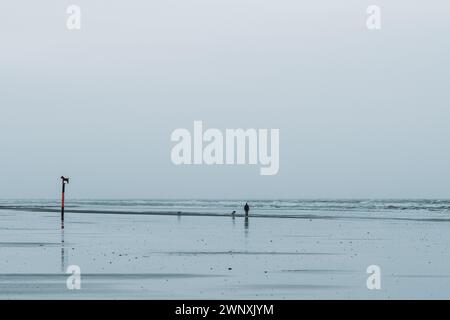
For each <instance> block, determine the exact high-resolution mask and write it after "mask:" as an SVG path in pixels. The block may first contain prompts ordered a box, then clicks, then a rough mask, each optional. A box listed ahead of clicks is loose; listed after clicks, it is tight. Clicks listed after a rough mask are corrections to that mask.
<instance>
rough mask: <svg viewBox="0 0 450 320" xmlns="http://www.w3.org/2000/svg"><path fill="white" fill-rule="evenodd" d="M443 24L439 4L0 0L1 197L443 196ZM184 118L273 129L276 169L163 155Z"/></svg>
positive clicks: (446, 158)
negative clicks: (70, 25)
mask: <svg viewBox="0 0 450 320" xmlns="http://www.w3.org/2000/svg"><path fill="white" fill-rule="evenodd" d="M69 4H77V5H79V6H80V7H81V10H82V21H81V23H82V24H81V30H80V31H68V30H67V29H66V19H67V16H68V15H67V14H66V8H67V6H68V5H69ZM371 4H377V5H379V6H380V7H381V9H382V29H381V30H379V31H369V30H367V28H366V17H367V14H366V8H367V7H368V6H369V5H371ZM449 34H450V2H449V1H448V0H429V1H425V0H422V1H417V0H397V1H386V0H373V1H364V0H363V1H361V0H347V1H335V0H314V1H299V0H276V1H275V0H271V1H269V0H168V1H153V0H145V1H144V0H142V1H141V0H128V1H124V0H122V1H106V0H95V1H92V0H90V1H86V0H72V1H48V0H42V1H23V0H15V1H3V2H2V4H1V5H0V152H1V154H0V155H1V156H0V198H28V197H32V198H40V197H44V198H54V197H57V196H58V193H59V188H60V185H59V183H60V181H59V176H60V175H62V174H64V175H68V176H70V177H71V178H72V181H71V184H70V186H69V189H68V191H69V196H70V197H78V198H96V197H102V198H121V197H126V198H162V197H163V198H168V197H169V198H190V197H193V198H231V197H237V198H311V197H313V198H321V197H323V198H327V197H337V198H341V197H343V198H352V197H358V198H360V197H363V198H382V197H389V198H398V197H403V198H410V197H411V198H417V197H434V198H436V197H443V198H449V197H450V142H449V137H450V124H449V119H450V104H449V101H450V87H449V76H450V61H449V60H450V37H449ZM194 120H203V122H204V124H205V125H206V126H207V127H212V128H219V129H222V130H225V129H226V128H240V127H241V128H267V129H270V128H279V129H280V171H279V173H278V175H276V176H260V175H259V167H258V166H175V165H173V164H172V162H171V160H170V151H171V148H172V146H173V145H174V144H173V143H172V142H171V141H170V134H171V132H172V131H173V130H174V129H177V128H188V129H189V130H192V125H193V121H194Z"/></svg>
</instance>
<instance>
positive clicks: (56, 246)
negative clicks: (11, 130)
mask: <svg viewBox="0 0 450 320" xmlns="http://www.w3.org/2000/svg"><path fill="white" fill-rule="evenodd" d="M449 204H450V202H449V201H444V200H415V201H410V200H385V201H381V200H378V201H370V200H364V201H363V200H346V201H336V200H327V201H325V200H320V201H318V200H302V201H300V200H289V201H254V202H252V203H251V206H252V209H251V212H250V213H251V216H250V218H249V219H248V220H246V219H245V218H244V217H242V210H241V206H242V201H237V200H233V201H230V200H216V201H206V200H192V201H186V200H180V201H173V200H171V201H169V200H164V201H163V200H151V201H150V200H138V201H136V200H133V201H132V200H121V201H105V200H90V201H86V200H79V201H69V202H68V207H67V210H66V212H67V214H66V220H65V229H64V231H62V230H61V228H60V221H59V213H58V210H59V209H58V203H57V202H55V201H42V200H39V201H17V200H14V201H7V200H4V201H1V202H0V298H3V299H6V298H58V299H61V298H62V299H77V298H143V299H145V298H158V299H159V298H180V299H185V298H186V299H187V298H217V299H220V298H238V299H240V298H242V299H253V298H256V299H257V298H261V299H264V298H273V299H294V298H298V299H303V298H304V299H313V298H330V299H335V298H337V299H339V298H341V299H347V298H373V299H381V298H425V299H426V298H450V259H448V257H449V254H450V251H449V243H450V232H449V230H448V229H449V228H450V224H449V223H448V222H450V217H448V206H449ZM232 210H236V211H237V216H236V217H235V218H234V219H233V218H232V217H231V215H230V212H231V211H232ZM69 265H78V266H79V267H80V268H81V281H82V282H81V290H68V289H67V288H66V279H67V277H68V275H66V274H65V273H64V271H65V270H66V269H67V267H68V266H69ZM369 265H378V266H380V268H381V290H368V289H367V286H366V280H367V277H368V276H369V275H368V274H367V273H366V268H367V267H368V266H369Z"/></svg>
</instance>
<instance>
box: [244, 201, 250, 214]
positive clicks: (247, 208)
mask: <svg viewBox="0 0 450 320" xmlns="http://www.w3.org/2000/svg"><path fill="white" fill-rule="evenodd" d="M244 211H245V216H246V217H247V216H248V212H249V211H250V206H249V205H248V203H247V202H246V203H245V206H244Z"/></svg>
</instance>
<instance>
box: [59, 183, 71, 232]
mask: <svg viewBox="0 0 450 320" xmlns="http://www.w3.org/2000/svg"><path fill="white" fill-rule="evenodd" d="M61 181H62V195H61V229H64V193H65V192H66V183H69V178H65V177H64V176H61Z"/></svg>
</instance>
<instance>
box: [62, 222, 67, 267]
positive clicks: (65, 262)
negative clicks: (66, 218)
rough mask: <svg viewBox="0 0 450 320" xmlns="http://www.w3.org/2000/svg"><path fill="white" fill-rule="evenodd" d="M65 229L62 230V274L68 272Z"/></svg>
mask: <svg viewBox="0 0 450 320" xmlns="http://www.w3.org/2000/svg"><path fill="white" fill-rule="evenodd" d="M65 251H66V249H65V243H64V229H61V272H64V273H65V272H66V265H67V260H68V256H67V255H66V254H65V253H66V252H65Z"/></svg>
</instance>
